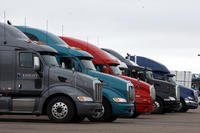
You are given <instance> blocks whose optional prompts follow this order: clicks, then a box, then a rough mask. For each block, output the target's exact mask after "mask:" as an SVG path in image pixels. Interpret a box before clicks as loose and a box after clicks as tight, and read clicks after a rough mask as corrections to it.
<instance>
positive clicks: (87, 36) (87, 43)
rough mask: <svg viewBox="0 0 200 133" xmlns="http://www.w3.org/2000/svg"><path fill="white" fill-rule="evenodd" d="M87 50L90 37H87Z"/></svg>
mask: <svg viewBox="0 0 200 133" xmlns="http://www.w3.org/2000/svg"><path fill="white" fill-rule="evenodd" d="M87 49H88V36H87Z"/></svg>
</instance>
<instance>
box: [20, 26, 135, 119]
mask: <svg viewBox="0 0 200 133" xmlns="http://www.w3.org/2000/svg"><path fill="white" fill-rule="evenodd" d="M17 28H18V29H20V30H21V31H22V32H24V33H25V34H26V35H27V36H28V37H29V38H30V39H31V40H34V41H39V44H43V45H48V46H51V47H53V48H55V49H56V50H57V51H58V55H57V60H58V61H59V62H60V64H61V65H62V66H63V67H64V68H65V69H71V70H74V71H78V72H81V73H84V74H87V75H90V76H93V77H96V78H98V79H99V80H100V81H101V82H102V84H103V85H102V88H103V100H102V110H103V111H102V112H100V113H98V114H97V115H92V116H89V117H88V119H89V120H90V121H95V122H111V121H114V120H116V119H117V118H118V117H130V116H131V115H132V114H133V110H134V103H133V96H134V94H133V91H134V88H133V85H132V84H131V82H128V81H126V80H123V79H120V78H117V77H114V76H111V75H108V74H103V73H100V72H98V71H96V69H95V67H94V65H93V63H92V61H91V60H92V59H93V56H92V55H91V54H89V53H87V52H85V51H82V50H78V49H74V48H70V47H69V46H68V44H66V43H65V42H64V41H62V40H61V39H60V38H59V37H57V36H56V35H54V34H52V33H50V32H47V31H44V30H40V29H36V28H31V27H27V26H26V27H25V26H17Z"/></svg>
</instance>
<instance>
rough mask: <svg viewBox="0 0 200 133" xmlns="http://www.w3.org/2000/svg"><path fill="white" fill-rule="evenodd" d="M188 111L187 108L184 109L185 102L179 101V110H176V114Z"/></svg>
mask: <svg viewBox="0 0 200 133" xmlns="http://www.w3.org/2000/svg"><path fill="white" fill-rule="evenodd" d="M187 111H188V108H186V104H185V101H184V100H183V99H181V100H180V108H179V110H178V112H182V113H184V112H187Z"/></svg>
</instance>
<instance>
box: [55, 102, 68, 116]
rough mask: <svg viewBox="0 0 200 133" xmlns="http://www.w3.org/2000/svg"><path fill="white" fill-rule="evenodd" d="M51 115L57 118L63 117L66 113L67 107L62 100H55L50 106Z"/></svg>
mask: <svg viewBox="0 0 200 133" xmlns="http://www.w3.org/2000/svg"><path fill="white" fill-rule="evenodd" d="M51 112H52V115H53V116H54V117H55V118H57V119H63V118H65V117H66V116H67V114H68V107H67V105H66V104H65V103H63V102H57V103H55V104H54V105H53V106H52V109H51Z"/></svg>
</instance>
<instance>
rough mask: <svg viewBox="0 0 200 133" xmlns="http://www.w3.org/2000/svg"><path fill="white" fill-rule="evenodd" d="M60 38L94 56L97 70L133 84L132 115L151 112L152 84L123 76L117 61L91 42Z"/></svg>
mask: <svg viewBox="0 0 200 133" xmlns="http://www.w3.org/2000/svg"><path fill="white" fill-rule="evenodd" d="M61 38H62V39H63V40H64V41H65V42H66V43H67V44H68V45H70V46H72V47H77V48H80V49H82V50H84V51H87V52H89V53H90V54H91V55H92V56H94V58H93V60H92V61H93V63H94V65H95V67H96V69H97V70H98V71H100V72H103V73H108V74H111V75H114V76H117V77H119V78H122V79H125V80H127V81H130V82H131V83H132V84H133V85H134V87H135V91H134V94H135V97H134V99H135V100H134V103H135V112H134V114H133V116H132V117H138V116H139V115H140V114H142V113H150V112H152V110H153V101H154V98H155V90H154V86H151V85H149V84H148V83H145V82H143V81H139V80H137V79H134V78H131V77H127V76H123V75H122V74H121V71H120V70H119V68H118V65H119V62H118V61H117V60H115V59H112V57H110V56H109V55H107V54H106V53H105V52H104V51H103V50H101V49H100V48H98V47H96V46H94V45H93V44H90V43H88V42H84V41H81V40H78V39H75V38H70V37H61Z"/></svg>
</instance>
